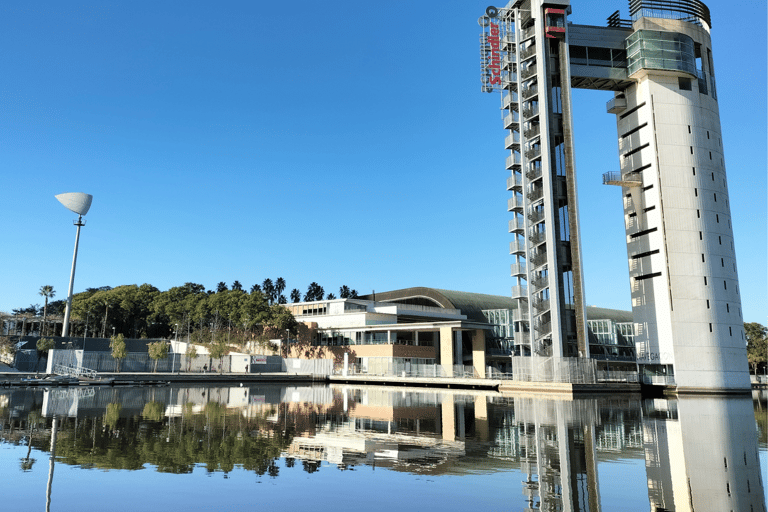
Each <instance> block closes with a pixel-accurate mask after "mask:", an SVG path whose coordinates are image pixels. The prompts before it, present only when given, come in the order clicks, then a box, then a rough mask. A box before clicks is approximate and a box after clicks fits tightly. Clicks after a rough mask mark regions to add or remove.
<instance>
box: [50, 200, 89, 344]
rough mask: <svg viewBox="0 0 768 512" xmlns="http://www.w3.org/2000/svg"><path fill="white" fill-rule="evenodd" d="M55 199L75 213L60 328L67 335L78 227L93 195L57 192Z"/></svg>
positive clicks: (78, 234) (82, 221)
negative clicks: (73, 246)
mask: <svg viewBox="0 0 768 512" xmlns="http://www.w3.org/2000/svg"><path fill="white" fill-rule="evenodd" d="M56 199H57V200H58V201H59V202H60V203H61V204H62V205H64V207H65V208H66V209H68V210H69V211H71V212H74V213H76V214H77V221H75V226H77V233H76V234H75V251H74V254H73V255H72V271H71V272H70V273H69V290H68V291H67V307H66V309H64V325H63V326H62V328H61V336H62V337H64V338H66V337H68V336H69V316H70V314H71V313H72V288H73V286H74V285H75V267H76V266H77V246H78V245H79V244H80V228H81V227H83V226H85V221H84V220H83V215H85V214H86V213H88V210H90V208H91V201H93V196H92V195H90V194H84V193H82V192H67V193H65V194H59V195H57V196H56Z"/></svg>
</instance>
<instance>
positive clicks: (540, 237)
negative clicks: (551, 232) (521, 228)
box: [528, 231, 547, 247]
mask: <svg viewBox="0 0 768 512" xmlns="http://www.w3.org/2000/svg"><path fill="white" fill-rule="evenodd" d="M528 240H529V241H530V242H531V247H535V246H537V245H539V244H540V243H543V242H546V241H547V233H546V231H539V232H536V233H531V234H530V235H528Z"/></svg>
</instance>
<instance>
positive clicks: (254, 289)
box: [251, 284, 261, 293]
mask: <svg viewBox="0 0 768 512" xmlns="http://www.w3.org/2000/svg"><path fill="white" fill-rule="evenodd" d="M254 292H259V293H261V285H259V284H255V285H253V286H251V293H254Z"/></svg>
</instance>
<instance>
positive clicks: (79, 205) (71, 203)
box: [56, 192, 93, 215]
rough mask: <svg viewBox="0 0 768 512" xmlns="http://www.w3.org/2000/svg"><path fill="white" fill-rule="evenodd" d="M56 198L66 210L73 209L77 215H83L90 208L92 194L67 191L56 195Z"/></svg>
mask: <svg viewBox="0 0 768 512" xmlns="http://www.w3.org/2000/svg"><path fill="white" fill-rule="evenodd" d="M56 199H58V200H59V202H60V203H61V204H63V205H64V206H65V207H66V208H67V209H68V210H70V211H73V212H75V213H76V214H78V215H85V214H86V213H88V210H90V208H91V201H93V196H92V195H91V194H84V193H82V192H67V193H64V194H59V195H57V196H56Z"/></svg>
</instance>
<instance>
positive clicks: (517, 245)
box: [509, 240, 525, 254]
mask: <svg viewBox="0 0 768 512" xmlns="http://www.w3.org/2000/svg"><path fill="white" fill-rule="evenodd" d="M516 253H523V254H524V253H525V241H524V240H514V241H512V242H509V254H516Z"/></svg>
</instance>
